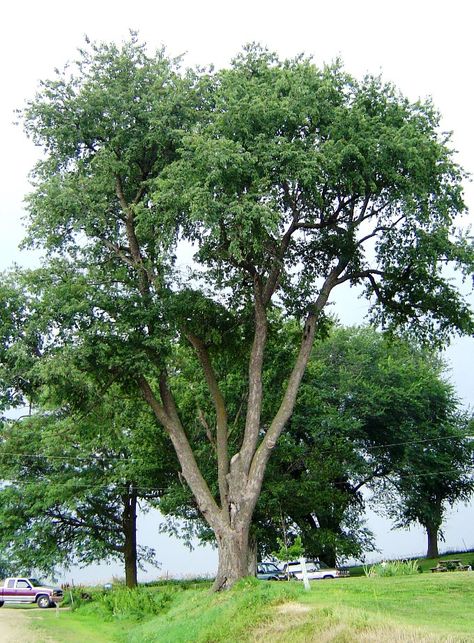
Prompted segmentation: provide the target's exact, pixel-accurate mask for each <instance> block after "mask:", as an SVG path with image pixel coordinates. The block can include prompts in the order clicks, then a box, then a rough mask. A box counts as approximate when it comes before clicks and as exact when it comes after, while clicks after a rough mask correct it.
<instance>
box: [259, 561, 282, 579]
mask: <svg viewBox="0 0 474 643" xmlns="http://www.w3.org/2000/svg"><path fill="white" fill-rule="evenodd" d="M257 578H259V579H260V580H285V579H286V576H285V575H284V574H283V573H282V572H281V570H280V569H279V568H278V567H277V566H276V565H275V563H257Z"/></svg>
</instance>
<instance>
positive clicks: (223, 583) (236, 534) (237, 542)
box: [212, 525, 250, 592]
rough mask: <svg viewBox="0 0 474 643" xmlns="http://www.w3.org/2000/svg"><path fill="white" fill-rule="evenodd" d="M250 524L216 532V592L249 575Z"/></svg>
mask: <svg viewBox="0 0 474 643" xmlns="http://www.w3.org/2000/svg"><path fill="white" fill-rule="evenodd" d="M249 526H250V525H247V526H246V527H241V528H238V529H232V528H230V527H229V528H228V529H226V530H225V531H223V532H221V533H218V534H216V536H217V548H218V553H219V564H218V568H217V576H216V580H215V581H214V585H213V587H212V589H213V590H214V591H216V592H218V591H220V590H223V589H229V588H230V587H232V585H233V584H234V583H235V582H236V581H238V580H240V579H241V578H244V577H245V576H247V575H248V550H249Z"/></svg>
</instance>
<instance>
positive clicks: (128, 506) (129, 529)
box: [123, 493, 138, 589]
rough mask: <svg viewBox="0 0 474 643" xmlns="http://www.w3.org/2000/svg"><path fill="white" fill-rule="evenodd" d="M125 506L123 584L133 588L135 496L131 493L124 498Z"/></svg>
mask: <svg viewBox="0 0 474 643" xmlns="http://www.w3.org/2000/svg"><path fill="white" fill-rule="evenodd" d="M124 502H125V506H124V511H123V532H124V536H125V542H124V548H123V553H124V563H125V584H126V586H127V587H129V588H131V589H132V588H134V587H136V586H137V584H138V575H137V495H136V493H132V494H131V495H130V496H126V497H125V498H124Z"/></svg>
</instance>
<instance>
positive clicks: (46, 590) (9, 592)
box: [0, 578, 63, 607]
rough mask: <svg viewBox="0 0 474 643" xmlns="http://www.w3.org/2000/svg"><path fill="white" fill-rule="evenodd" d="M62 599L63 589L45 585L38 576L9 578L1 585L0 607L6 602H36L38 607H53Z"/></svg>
mask: <svg viewBox="0 0 474 643" xmlns="http://www.w3.org/2000/svg"><path fill="white" fill-rule="evenodd" d="M62 600H63V590H62V589H60V588H59V587H48V586H47V585H43V583H41V582H40V581H39V580H37V579H36V578H7V579H5V582H4V584H3V587H0V607H2V606H3V604H4V603H36V604H37V605H38V607H51V606H52V605H54V604H55V603H59V601H62Z"/></svg>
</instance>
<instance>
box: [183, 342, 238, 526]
mask: <svg viewBox="0 0 474 643" xmlns="http://www.w3.org/2000/svg"><path fill="white" fill-rule="evenodd" d="M187 337H188V339H189V341H190V342H191V344H192V346H193V348H194V350H195V351H196V354H197V356H198V358H199V361H200V362H201V366H202V369H203V371H204V377H205V378H206V382H207V386H208V388H209V392H210V393H211V397H212V401H213V403H214V409H215V411H216V422H217V430H216V452H217V476H218V483H219V494H220V499H221V507H222V510H223V512H224V515H225V516H227V518H228V485H227V474H228V473H229V451H228V444H227V440H228V434H229V430H228V423H227V410H226V405H225V401H224V398H223V396H222V393H221V390H220V388H219V384H218V383H217V378H216V374H215V372H214V369H213V367H212V364H211V359H210V356H209V352H208V350H207V348H206V346H205V345H204V343H203V342H202V340H201V339H199V337H197V336H196V335H194V334H193V333H191V332H188V333H187Z"/></svg>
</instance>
